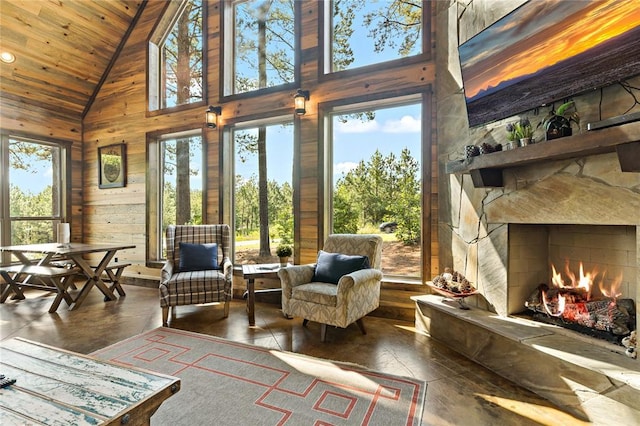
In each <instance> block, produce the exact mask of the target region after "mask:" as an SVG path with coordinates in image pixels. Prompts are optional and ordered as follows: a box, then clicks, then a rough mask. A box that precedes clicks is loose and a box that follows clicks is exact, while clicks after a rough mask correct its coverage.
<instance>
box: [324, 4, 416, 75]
mask: <svg viewBox="0 0 640 426" xmlns="http://www.w3.org/2000/svg"><path fill="white" fill-rule="evenodd" d="M423 6H424V5H423V2H422V1H420V0H417V1H405V0H367V1H363V0H333V1H327V2H326V3H325V16H326V17H327V18H328V19H327V20H326V25H327V27H328V28H327V34H331V40H330V42H329V43H327V44H326V49H325V50H326V53H325V55H326V59H325V73H331V72H337V71H342V70H348V69H352V68H359V67H363V66H367V65H372V64H377V63H381V62H387V61H391V60H395V59H400V58H406V57H409V56H415V55H419V54H421V53H422V51H423V44H422V32H423V24H422V21H423Z"/></svg>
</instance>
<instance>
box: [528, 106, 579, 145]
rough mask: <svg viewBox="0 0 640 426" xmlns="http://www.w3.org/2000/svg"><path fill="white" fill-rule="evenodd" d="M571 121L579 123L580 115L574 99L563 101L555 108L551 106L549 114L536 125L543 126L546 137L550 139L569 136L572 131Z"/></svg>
mask: <svg viewBox="0 0 640 426" xmlns="http://www.w3.org/2000/svg"><path fill="white" fill-rule="evenodd" d="M571 122H574V123H576V124H577V125H578V126H579V125H580V115H579V114H578V110H577V109H576V104H575V102H574V101H569V102H565V103H563V104H562V105H560V106H559V107H558V109H556V110H554V109H553V107H552V108H551V111H549V114H547V116H546V117H545V118H544V120H542V121H541V122H540V124H538V127H540V126H543V127H544V131H545V135H546V139H547V140H552V139H558V138H563V137H565V136H571V135H572V133H573V130H572V129H571Z"/></svg>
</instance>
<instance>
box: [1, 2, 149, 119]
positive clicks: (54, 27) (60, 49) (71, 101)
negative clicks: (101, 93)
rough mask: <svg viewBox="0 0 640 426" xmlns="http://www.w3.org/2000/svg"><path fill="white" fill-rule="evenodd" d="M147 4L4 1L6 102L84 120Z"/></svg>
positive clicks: (3, 90)
mask: <svg viewBox="0 0 640 426" xmlns="http://www.w3.org/2000/svg"><path fill="white" fill-rule="evenodd" d="M143 3H144V0H95V1H91V0H55V1H54V0H0V50H1V51H2V52H4V51H8V52H11V53H13V54H14V55H15V57H16V60H15V62H13V63H11V64H7V63H4V62H0V66H1V68H0V102H1V99H11V100H12V101H13V102H22V103H25V104H27V105H39V106H41V107H42V106H49V107H50V108H51V109H52V110H55V111H56V112H57V113H63V114H67V115H69V116H71V117H74V116H75V117H82V116H83V115H84V113H85V111H86V109H87V108H88V105H90V103H91V102H92V100H93V98H94V96H95V92H96V90H97V89H98V88H99V86H100V85H101V82H102V78H103V76H104V75H105V72H106V71H108V69H109V68H110V66H111V65H110V64H111V63H112V61H113V60H114V57H116V56H117V54H118V51H119V47H120V44H121V41H122V40H123V38H125V37H126V35H127V33H128V30H129V28H130V26H131V25H132V23H134V21H135V19H137V18H136V15H137V13H138V10H140V8H141V7H143Z"/></svg>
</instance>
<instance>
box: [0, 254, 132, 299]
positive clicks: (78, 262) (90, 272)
mask: <svg viewBox="0 0 640 426" xmlns="http://www.w3.org/2000/svg"><path fill="white" fill-rule="evenodd" d="M131 248H135V245H133V244H94V243H88V244H87V243H69V244H59V243H44V244H23V245H13V246H1V247H0V252H8V253H11V254H12V255H13V256H15V257H16V258H17V259H18V260H19V261H20V262H21V263H22V264H23V265H25V266H29V265H36V266H49V265H51V264H52V262H59V261H65V260H68V261H69V262H70V263H72V264H73V265H74V266H75V267H77V268H78V269H79V271H81V273H82V274H83V275H84V277H85V282H84V284H82V286H81V288H80V292H79V293H78V294H77V295H76V296H75V298H72V303H71V304H70V305H69V310H73V309H77V308H79V307H80V305H82V302H83V301H84V300H85V299H86V297H87V295H88V294H89V292H90V291H91V289H92V288H93V287H94V286H95V287H97V288H98V289H99V290H100V291H101V292H102V294H104V298H105V301H107V300H115V299H116V298H117V297H116V295H115V293H114V290H117V292H119V293H120V294H121V295H124V292H123V291H122V289H121V288H120V287H119V284H118V283H116V286H114V287H113V288H110V287H109V286H108V285H107V284H106V283H105V282H104V280H103V273H104V272H105V270H106V269H107V267H108V266H109V263H110V262H111V261H112V259H113V258H114V257H115V255H116V253H117V252H118V251H119V250H126V249H131ZM93 253H102V258H101V260H100V261H99V262H98V263H97V264H95V265H92V264H91V262H89V261H88V260H87V259H86V257H87V255H89V254H93ZM22 284H24V286H25V287H28V286H29V284H28V283H27V282H24V283H22ZM65 296H69V297H70V295H65Z"/></svg>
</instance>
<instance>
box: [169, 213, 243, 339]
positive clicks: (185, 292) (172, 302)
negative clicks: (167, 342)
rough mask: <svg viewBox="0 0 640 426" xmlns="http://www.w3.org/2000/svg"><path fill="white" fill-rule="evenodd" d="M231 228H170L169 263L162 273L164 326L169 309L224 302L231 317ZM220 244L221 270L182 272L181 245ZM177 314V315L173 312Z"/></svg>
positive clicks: (219, 226)
mask: <svg viewBox="0 0 640 426" xmlns="http://www.w3.org/2000/svg"><path fill="white" fill-rule="evenodd" d="M230 236H231V231H230V229H229V225H222V224H221V225H169V227H167V234H166V237H167V239H166V246H167V262H166V263H165V264H164V266H163V268H162V272H161V274H160V306H161V307H162V325H163V326H165V327H167V326H168V319H169V307H171V309H172V310H173V309H175V308H174V307H175V306H179V305H195V304H200V303H212V302H224V317H225V318H226V317H227V316H229V301H230V300H231V297H232V282H233V281H232V274H233V265H232V263H231V260H230V259H229V255H230V253H231V237H230ZM181 242H182V243H191V244H211V243H216V244H217V245H218V246H217V251H218V257H217V260H218V269H207V270H190V271H182V272H181V271H180V270H179V267H180V243H181ZM172 314H175V312H172Z"/></svg>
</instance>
